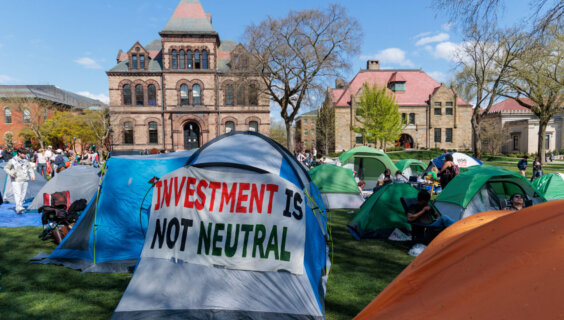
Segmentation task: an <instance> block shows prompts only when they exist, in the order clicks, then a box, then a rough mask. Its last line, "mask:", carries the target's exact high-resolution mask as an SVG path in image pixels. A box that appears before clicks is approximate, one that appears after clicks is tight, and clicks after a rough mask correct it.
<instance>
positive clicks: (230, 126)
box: [225, 121, 235, 133]
mask: <svg viewBox="0 0 564 320" xmlns="http://www.w3.org/2000/svg"><path fill="white" fill-rule="evenodd" d="M234 130H235V123H234V122H233V121H227V122H226V123H225V133H229V132H231V131H234Z"/></svg>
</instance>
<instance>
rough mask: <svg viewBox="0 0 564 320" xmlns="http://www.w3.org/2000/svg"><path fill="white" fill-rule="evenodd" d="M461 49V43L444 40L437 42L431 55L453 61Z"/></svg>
mask: <svg viewBox="0 0 564 320" xmlns="http://www.w3.org/2000/svg"><path fill="white" fill-rule="evenodd" d="M461 49H462V45H461V44H458V43H454V42H449V41H445V42H441V43H439V44H437V46H436V47H435V49H434V51H433V55H434V56H435V58H439V59H445V60H448V61H452V62H455V61H456V60H457V55H458V54H459V52H460V50H461Z"/></svg>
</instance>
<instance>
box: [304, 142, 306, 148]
mask: <svg viewBox="0 0 564 320" xmlns="http://www.w3.org/2000/svg"><path fill="white" fill-rule="evenodd" d="M306 147H307V140H304V148H306Z"/></svg>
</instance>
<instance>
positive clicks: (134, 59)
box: [131, 54, 137, 69]
mask: <svg viewBox="0 0 564 320" xmlns="http://www.w3.org/2000/svg"><path fill="white" fill-rule="evenodd" d="M131 68H133V69H137V55H136V54H134V55H133V56H131Z"/></svg>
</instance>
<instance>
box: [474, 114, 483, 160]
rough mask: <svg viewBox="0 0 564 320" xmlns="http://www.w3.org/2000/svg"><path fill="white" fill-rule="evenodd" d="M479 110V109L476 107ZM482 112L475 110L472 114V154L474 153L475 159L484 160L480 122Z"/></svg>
mask: <svg viewBox="0 0 564 320" xmlns="http://www.w3.org/2000/svg"><path fill="white" fill-rule="evenodd" d="M476 108H478V107H476ZM479 112H480V111H479V110H478V111H476V110H474V113H472V120H471V123H472V152H473V153H474V158H476V159H482V141H481V140H480V139H481V138H480V120H479V114H478V113H479Z"/></svg>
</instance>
